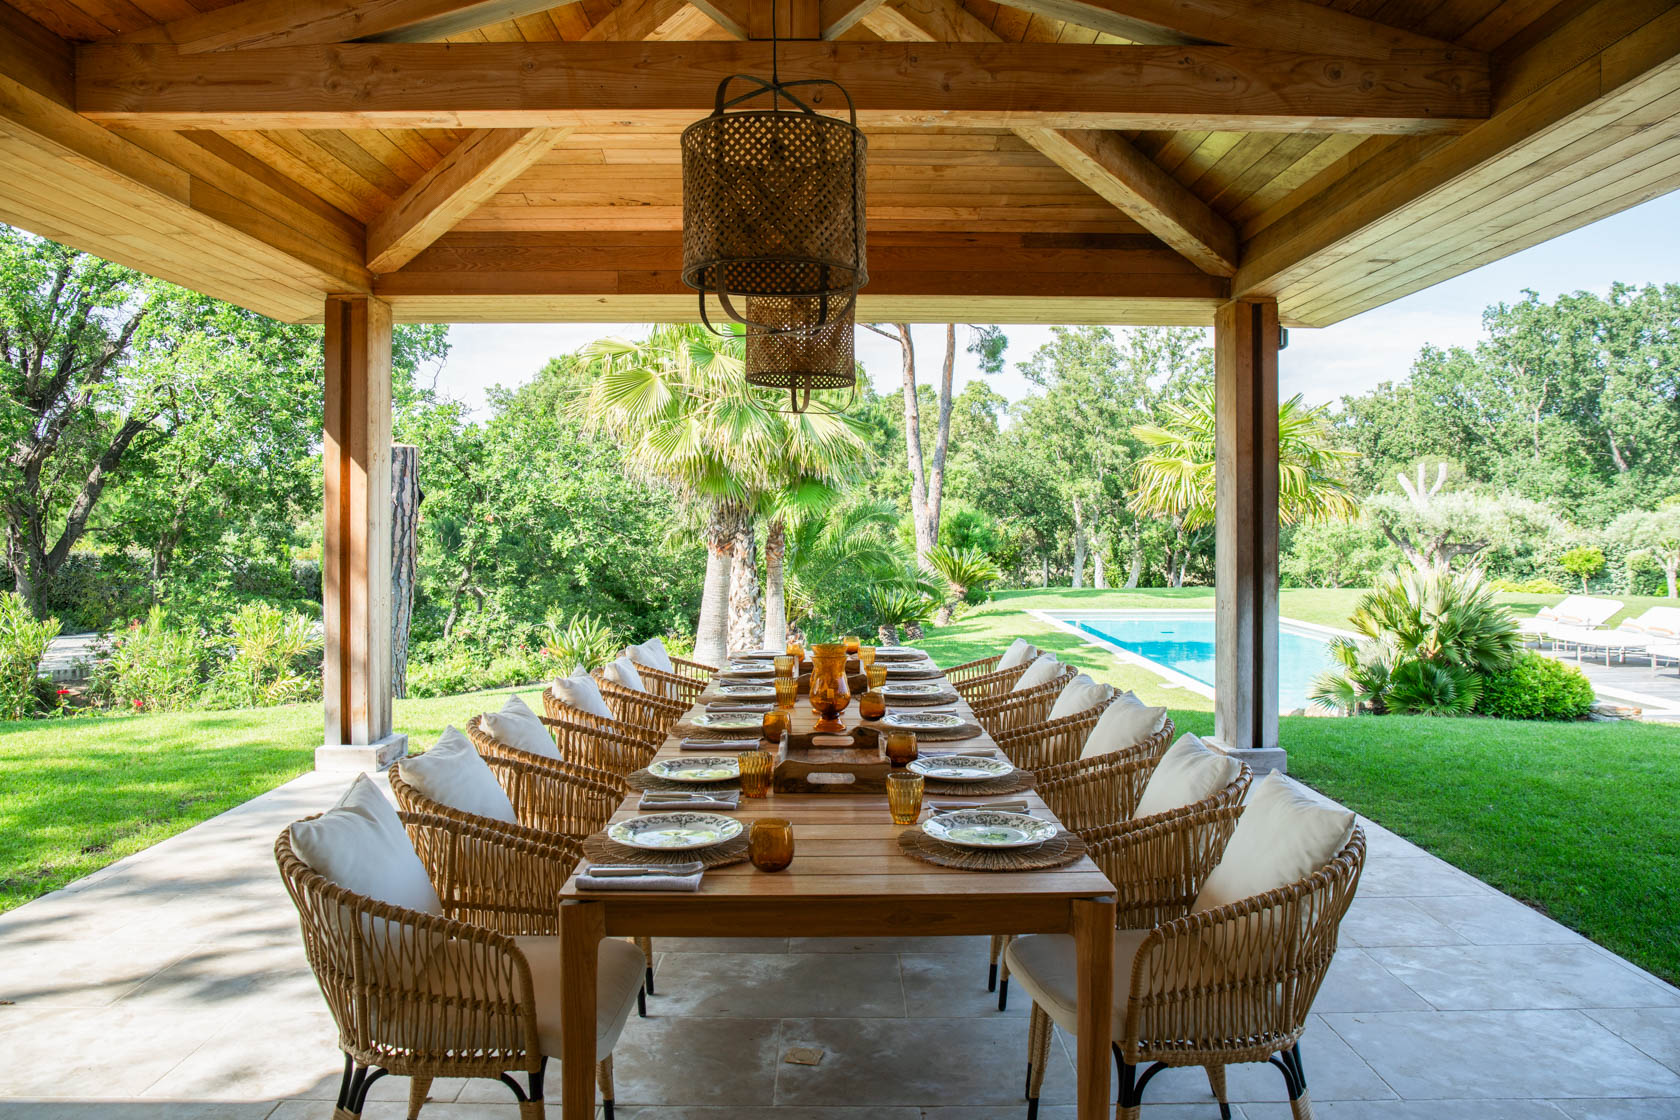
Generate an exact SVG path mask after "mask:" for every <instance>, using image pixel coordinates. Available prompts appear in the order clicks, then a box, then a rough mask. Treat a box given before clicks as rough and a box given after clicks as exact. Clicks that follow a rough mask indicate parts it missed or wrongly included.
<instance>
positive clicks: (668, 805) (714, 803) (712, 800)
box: [636, 789, 741, 812]
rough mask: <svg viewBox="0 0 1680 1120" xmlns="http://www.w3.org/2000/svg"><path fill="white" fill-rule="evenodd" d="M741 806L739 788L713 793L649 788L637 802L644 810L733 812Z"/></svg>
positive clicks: (637, 805)
mask: <svg viewBox="0 0 1680 1120" xmlns="http://www.w3.org/2000/svg"><path fill="white" fill-rule="evenodd" d="M740 807H741V791H740V790H738V789H728V790H717V791H715V792H712V793H702V792H699V791H696V792H694V793H680V792H669V793H668V792H666V791H664V790H651V789H650V790H647V791H645V792H644V793H643V794H642V799H641V800H640V801H638V802H636V808H638V809H642V810H661V809H717V810H721V811H724V812H733V811H735V810H736V809H739V808H740Z"/></svg>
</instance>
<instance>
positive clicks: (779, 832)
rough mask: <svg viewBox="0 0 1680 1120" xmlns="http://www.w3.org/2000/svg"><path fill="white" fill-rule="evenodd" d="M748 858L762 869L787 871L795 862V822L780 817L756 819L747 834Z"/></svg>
mask: <svg viewBox="0 0 1680 1120" xmlns="http://www.w3.org/2000/svg"><path fill="white" fill-rule="evenodd" d="M747 858H749V859H751V860H752V865H753V866H754V867H756V868H758V869H759V870H760V871H786V870H787V866H788V864H790V863H792V862H793V824H792V822H790V821H785V820H782V819H780V818H779V817H765V818H764V819H763V820H761V821H754V822H753V826H752V831H751V832H750V833H748V834H747Z"/></svg>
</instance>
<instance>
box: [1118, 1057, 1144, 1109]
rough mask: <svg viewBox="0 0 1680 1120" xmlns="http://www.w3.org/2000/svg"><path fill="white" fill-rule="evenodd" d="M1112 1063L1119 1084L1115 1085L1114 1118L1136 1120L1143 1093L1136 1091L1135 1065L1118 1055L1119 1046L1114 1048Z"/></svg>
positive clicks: (1141, 1106) (1141, 1105)
mask: <svg viewBox="0 0 1680 1120" xmlns="http://www.w3.org/2000/svg"><path fill="white" fill-rule="evenodd" d="M1114 1065H1115V1069H1116V1072H1118V1073H1119V1075H1120V1077H1119V1081H1120V1084H1119V1085H1117V1086H1115V1090H1116V1092H1115V1099H1114V1120H1138V1114H1139V1113H1140V1112H1142V1111H1143V1094H1142V1093H1140V1092H1139V1091H1138V1083H1137V1067H1136V1066H1134V1065H1132V1063H1130V1062H1128V1061H1126V1060H1125V1059H1124V1058H1122V1057H1120V1049H1119V1047H1116V1048H1115V1050H1114Z"/></svg>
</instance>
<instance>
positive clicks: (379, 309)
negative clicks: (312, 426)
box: [315, 296, 407, 769]
mask: <svg viewBox="0 0 1680 1120" xmlns="http://www.w3.org/2000/svg"><path fill="white" fill-rule="evenodd" d="M322 466H323V473H324V475H325V481H326V511H325V512H326V517H325V521H326V533H325V547H324V554H323V556H322V558H321V575H322V579H321V583H322V589H321V590H322V616H323V621H324V622H325V628H326V655H325V664H324V678H323V682H322V692H323V698H324V700H325V707H326V739H325V743H324V744H323V745H322V747H321V749H320V750H318V751H317V752H316V755H315V765H316V768H317V769H321V768H328V767H332V768H338V767H344V768H382V767H384V766H386V765H389V764H390V763H391V762H392V761H393V760H395V759H397V758H400V757H401V756H402V755H403V753H404V752H405V751H406V748H407V739H406V737H404V736H399V735H393V734H392V733H391V306H390V304H388V303H385V302H384V301H382V300H377V299H373V298H370V297H367V296H328V297H327V307H326V433H325V438H324V440H323V444H322Z"/></svg>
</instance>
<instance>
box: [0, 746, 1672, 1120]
mask: <svg viewBox="0 0 1680 1120" xmlns="http://www.w3.org/2000/svg"><path fill="white" fill-rule="evenodd" d="M345 782H346V779H345V778H344V777H342V776H335V775H314V774H312V775H307V776H305V777H303V778H299V779H298V780H296V781H294V782H291V783H289V784H288V785H285V786H282V787H281V788H280V789H277V790H275V791H274V792H272V793H270V794H268V795H266V796H264V797H261V798H258V799H257V800H255V801H252V802H250V803H248V804H246V805H244V806H241V807H240V808H238V809H235V810H233V811H231V812H228V813H225V814H223V815H222V816H220V817H217V818H216V819H214V820H212V821H208V822H206V823H204V824H202V825H200V826H198V827H197V828H194V829H192V830H190V831H188V832H186V833H183V834H182V835H180V836H177V837H175V838H174V839H172V840H169V841H166V842H165V843H162V844H159V845H157V846H156V847H154V848H151V849H149V850H147V851H145V852H142V853H140V854H139V855H136V856H133V857H131V858H129V859H126V860H123V861H122V862H120V863H117V864H114V865H112V866H111V867H108V868H106V869H105V870H103V871H100V872H98V873H97V874H95V875H92V876H89V877H88V878H87V879H84V880H82V881H81V882H78V883H76V884H74V885H73V886H71V887H69V888H67V889H65V890H62V891H59V892H57V893H56V894H53V895H49V896H47V897H45V898H42V899H40V900H38V901H36V902H33V903H30V904H29V905H27V906H24V907H21V908H19V909H17V910H15V911H12V912H11V913H9V914H5V915H0V1001H4V1002H3V1003H0V1120H13V1118H18V1120H22V1118H25V1117H27V1118H29V1120H84V1118H88V1120H91V1118H94V1117H98V1118H101V1120H165V1118H168V1120H211V1118H215V1120H223V1118H225V1120H327V1118H328V1117H329V1116H330V1115H331V1112H332V1098H333V1096H334V1095H335V1093H336V1091H337V1082H338V1071H339V1060H338V1056H337V1052H336V1051H335V1049H334V1039H335V1032H334V1030H333V1027H332V1022H331V1020H330V1019H329V1017H328V1015H327V1013H326V1009H325V1007H324V1005H323V1004H322V1002H321V998H320V995H319V993H318V992H317V991H316V989H315V985H314V981H313V979H312V978H311V976H310V973H309V970H308V967H307V965H306V963H305V961H304V958H303V952H302V949H301V947H300V945H299V942H298V935H297V928H296V920H295V917H294V914H293V911H292V908H291V904H290V902H289V900H288V899H287V898H286V895H285V892H284V890H283V889H282V887H281V885H280V881H279V878H278V876H277V875H276V873H275V870H274V864H273V861H272V857H271V855H270V849H271V846H272V844H273V841H274V837H275V835H276V834H277V833H278V832H279V830H280V829H281V828H282V827H283V826H284V825H285V824H286V823H287V822H289V821H291V820H294V819H296V818H297V817H300V816H303V815H305V814H307V813H310V812H314V811H316V810H319V809H321V808H323V807H325V806H327V805H329V804H330V803H331V802H332V801H333V800H334V799H335V798H336V797H337V795H338V793H339V791H340V790H341V789H342V787H343V786H344V784H345ZM1365 827H1366V831H1367V834H1368V835H1369V837H1370V841H1371V850H1370V860H1369V864H1368V866H1367V871H1366V875H1365V879H1364V882H1363V884H1362V886H1361V888H1360V892H1359V896H1358V899H1357V901H1356V902H1355V904H1354V908H1353V910H1352V912H1351V913H1350V915H1349V917H1348V920H1347V922H1346V924H1345V925H1344V926H1343V940H1342V948H1341V950H1340V952H1339V954H1338V956H1337V959H1336V963H1335V966H1334V968H1333V969H1332V971H1331V974H1330V977H1329V979H1328V981H1327V983H1326V985H1325V988H1324V990H1323V992H1322V993H1321V994H1320V996H1319V999H1318V1004H1317V1007H1316V1009H1315V1014H1314V1016H1313V1020H1312V1025H1311V1027H1310V1028H1309V1030H1308V1032H1307V1035H1306V1038H1305V1040H1304V1041H1303V1044H1302V1049H1303V1055H1304V1058H1305V1064H1306V1069H1307V1074H1308V1080H1309V1083H1310V1085H1311V1087H1312V1093H1313V1097H1314V1100H1315V1102H1316V1103H1317V1104H1318V1114H1319V1115H1320V1116H1321V1117H1326V1118H1331V1120H1344V1118H1354V1117H1360V1118H1364V1117H1369V1118H1371V1120H1566V1118H1567V1120H1657V1118H1680V991H1677V990H1676V989H1675V988H1673V987H1671V986H1669V985H1667V984H1665V983H1663V982H1661V981H1659V980H1657V979H1655V978H1654V977H1652V976H1650V975H1649V974H1647V973H1645V972H1643V971H1641V970H1639V969H1637V968H1635V967H1634V966H1632V965H1631V964H1628V963H1627V962H1625V961H1623V960H1621V959H1620V958H1618V957H1616V956H1615V955H1613V954H1611V953H1609V952H1608V951H1606V950H1603V949H1600V948H1599V947H1597V946H1596V945H1593V944H1592V943H1591V942H1588V941H1586V940H1585V939H1583V938H1581V937H1579V936H1577V935H1576V934H1574V933H1573V932H1571V931H1569V930H1567V929H1564V928H1563V927H1562V926H1559V925H1557V924H1556V923H1554V922H1551V921H1549V920H1548V919H1546V918H1544V917H1542V916H1540V915H1539V914H1536V913H1535V912H1534V911H1532V910H1530V909H1528V908H1527V907H1525V906H1522V905H1521V904H1519V903H1517V902H1515V901H1513V900H1511V899H1509V898H1507V897H1506V896H1504V895H1502V894H1499V893H1498V892H1496V891H1494V890H1492V889H1491V888H1489V887H1487V886H1485V885H1483V884H1482V883H1480V882H1478V881H1477V880H1475V879H1473V878H1471V877H1470V876H1468V875H1465V874H1463V873H1462V872H1460V871H1458V870H1456V869H1455V868H1453V867H1451V866H1449V865H1448V864H1446V863H1443V862H1442V861H1440V860H1438V859H1436V858H1434V857H1433V856H1430V855H1428V854H1427V853H1425V852H1423V851H1421V850H1419V849H1418V848H1416V847H1414V846H1413V845H1411V844H1409V843H1407V842H1406V841H1405V840H1402V839H1401V838H1399V837H1398V836H1396V835H1395V834H1393V833H1391V832H1389V831H1387V830H1386V829H1383V828H1380V827H1377V826H1375V825H1372V824H1370V823H1367V824H1366V826H1365ZM1653 903H1654V904H1658V903H1657V900H1653ZM1660 904H1661V905H1673V900H1669V899H1664V900H1660ZM656 950H657V951H658V954H659V957H658V962H657V964H658V982H659V983H658V987H659V994H658V995H657V996H655V997H654V998H652V999H650V1000H649V1011H650V1016H651V1017H650V1018H647V1019H644V1020H637V1019H634V1018H633V1019H632V1020H631V1022H630V1025H629V1027H628V1028H627V1029H626V1031H625V1033H624V1037H623V1039H622V1040H621V1042H620V1043H619V1047H618V1051H617V1067H618V1103H619V1110H618V1115H619V1116H620V1117H621V1118H624V1120H1017V1118H1019V1117H1023V1116H1024V1115H1025V1108H1024V1105H1023V1103H1022V1100H1021V1073H1022V1069H1023V1063H1024V1060H1025V1059H1024V1052H1025V1048H1026V1023H1025V1014H1026V1006H1025V1001H1024V1000H1023V999H1020V998H1017V999H1015V1000H1014V1001H1013V1006H1011V1007H1010V1009H1009V1011H1007V1012H1005V1013H999V1012H998V1011H997V1010H996V1008H995V1006H994V1005H993V1002H992V998H991V997H989V996H988V995H987V993H986V992H985V990H984V984H983V981H984V978H985V955H986V945H985V941H984V939H978V938H963V939H939V938H921V939H901V940H892V939H885V940H844V939H838V940H806V939H793V940H791V941H790V940H787V939H783V938H776V939H772V940H762V941H740V940H737V941H720V940H706V939H697V940H686V941H685V940H674V939H673V940H666V941H663V942H660V943H657V944H656ZM795 1045H809V1046H818V1047H821V1048H822V1049H823V1051H824V1055H825V1056H824V1058H823V1060H822V1062H821V1064H819V1065H816V1066H803V1065H791V1064H788V1063H786V1062H784V1061H782V1060H781V1058H782V1055H783V1054H784V1052H785V1051H786V1050H787V1049H788V1048H789V1047H792V1046H795ZM1055 1053H1056V1055H1057V1056H1056V1059H1055V1065H1054V1067H1053V1068H1052V1069H1051V1070H1050V1073H1049V1076H1048V1079H1047V1080H1046V1083H1045V1087H1044V1104H1045V1107H1044V1108H1043V1109H1042V1110H1041V1112H1040V1115H1041V1116H1043V1117H1044V1118H1045V1120H1070V1118H1071V1117H1072V1115H1073V1109H1072V1108H1071V1102H1072V1099H1073V1068H1072V1065H1071V1063H1070V1061H1069V1059H1068V1055H1067V1047H1066V1045H1065V1040H1064V1044H1063V1045H1062V1046H1060V1047H1059V1048H1058V1050H1057V1051H1056V1052H1055ZM1230 1086H1231V1092H1232V1099H1233V1100H1234V1101H1236V1102H1240V1103H1239V1104H1238V1105H1237V1108H1236V1110H1235V1111H1237V1113H1238V1115H1239V1116H1240V1117H1245V1118H1246V1120H1274V1118H1279V1117H1285V1116H1287V1115H1288V1108H1287V1106H1286V1105H1285V1104H1284V1103H1283V1082H1282V1078H1281V1077H1280V1076H1279V1075H1278V1074H1277V1073H1276V1071H1274V1070H1272V1069H1270V1068H1269V1067H1264V1066H1242V1067H1235V1068H1233V1069H1232V1071H1231V1079H1230ZM407 1091H408V1087H407V1083H406V1082H405V1081H402V1080H400V1079H397V1078H391V1079H387V1080H385V1081H381V1082H380V1083H378V1084H377V1085H376V1086H375V1088H374V1092H373V1097H374V1100H373V1101H372V1102H371V1103H370V1105H369V1108H368V1111H367V1113H366V1115H367V1116H369V1117H373V1118H388V1117H401V1116H402V1115H403V1112H404V1110H403V1105H402V1103H401V1102H403V1101H404V1100H405V1099H406V1094H407ZM432 1092H433V1102H434V1103H432V1104H429V1105H428V1106H427V1107H426V1109H425V1112H424V1113H423V1115H424V1116H425V1117H427V1118H428V1120H463V1118H467V1117H487V1118H496V1120H501V1118H507V1120H513V1117H514V1116H515V1115H516V1112H515V1109H514V1107H513V1105H512V1103H511V1101H512V1097H511V1095H510V1094H509V1093H508V1092H507V1091H506V1089H505V1088H503V1087H502V1086H500V1085H498V1084H495V1083H490V1082H482V1081H477V1082H453V1083H446V1082H440V1083H438V1084H437V1085H435V1086H434V1087H433V1091H432ZM550 1114H551V1115H553V1114H554V1110H551V1112H550ZM1217 1115H1218V1113H1217V1111H1216V1109H1215V1108H1214V1106H1213V1104H1212V1101H1211V1098H1210V1097H1209V1096H1208V1093H1207V1088H1206V1082H1205V1080H1204V1079H1203V1078H1202V1077H1201V1075H1200V1073H1199V1072H1197V1071H1193V1070H1192V1071H1170V1072H1168V1073H1167V1074H1164V1075H1163V1076H1161V1077H1159V1078H1157V1079H1156V1080H1155V1081H1154V1082H1152V1083H1151V1085H1150V1091H1149V1095H1148V1100H1147V1102H1146V1107H1145V1109H1144V1116H1145V1117H1146V1118H1148V1117H1153V1118H1154V1120H1179V1118H1185V1117H1203V1118H1212V1117H1215V1116H1217Z"/></svg>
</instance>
